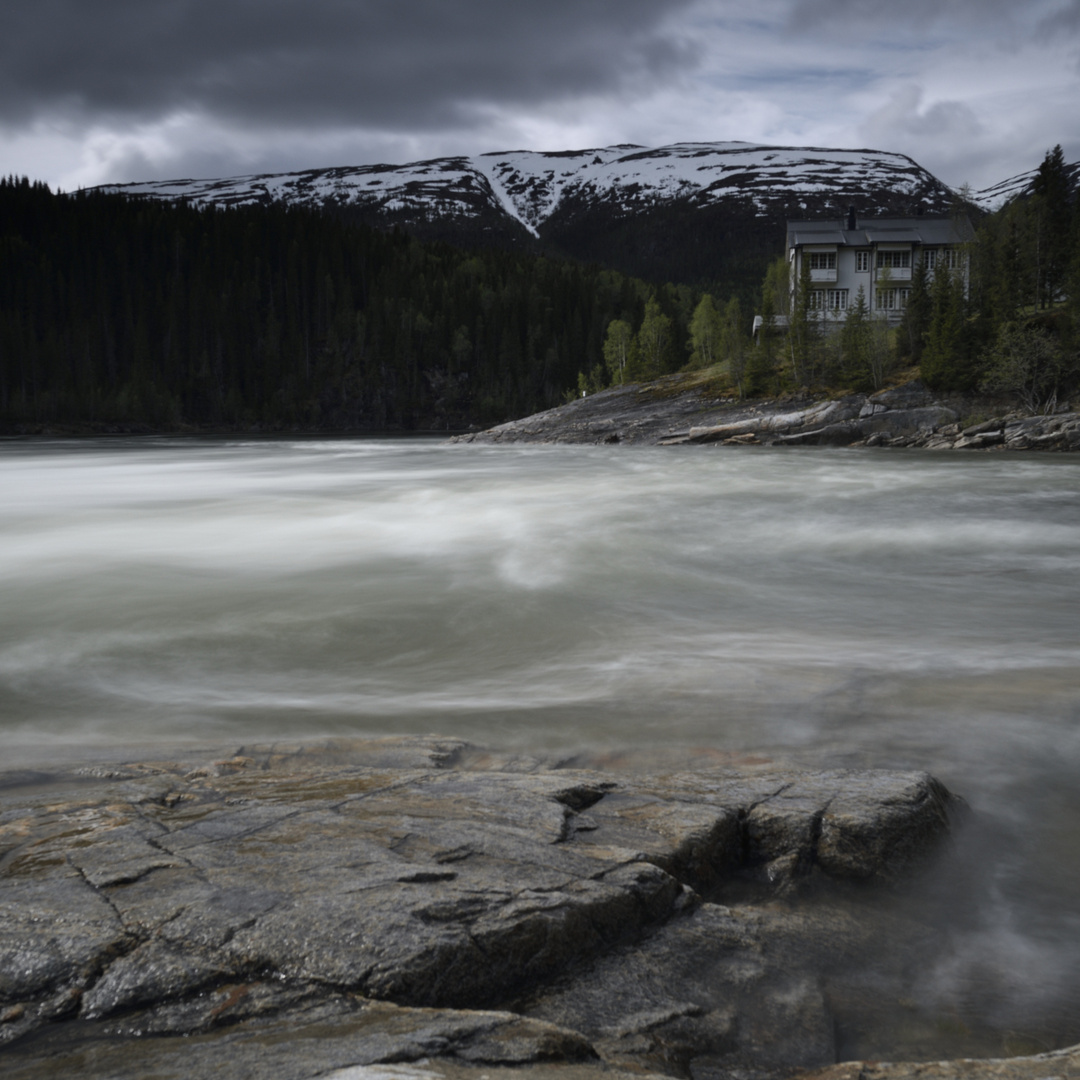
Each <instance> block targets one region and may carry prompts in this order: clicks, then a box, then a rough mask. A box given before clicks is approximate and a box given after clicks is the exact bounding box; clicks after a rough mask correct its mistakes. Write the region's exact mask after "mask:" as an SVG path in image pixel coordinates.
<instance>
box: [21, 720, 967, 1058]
mask: <svg viewBox="0 0 1080 1080" xmlns="http://www.w3.org/2000/svg"><path fill="white" fill-rule="evenodd" d="M5 779H6V783H3V781H4V780H5ZM0 792H2V795H3V797H2V799H0V809H2V814H0V1041H2V1042H3V1043H6V1044H8V1046H7V1049H6V1050H4V1051H0V1052H2V1053H3V1055H4V1059H5V1075H11V1076H24V1077H36V1076H46V1075H61V1074H65V1070H68V1071H69V1072H70V1074H72V1075H74V1074H75V1072H78V1074H79V1075H82V1076H88V1077H92V1076H102V1077H104V1076H109V1077H128V1076H130V1077H136V1076H141V1075H146V1074H147V1070H148V1069H150V1063H153V1067H152V1071H153V1074H154V1075H160V1076H165V1075H192V1074H193V1073H192V1070H194V1073H197V1074H202V1075H206V1074H208V1073H209V1072H210V1071H212V1070H211V1066H210V1063H214V1064H213V1068H214V1069H217V1070H218V1071H220V1073H221V1075H230V1076H266V1075H273V1076H275V1077H297V1078H306V1077H313V1076H335V1075H338V1072H337V1071H335V1070H346V1072H343V1073H341V1075H342V1076H345V1075H348V1076H353V1075H354V1073H353V1072H351V1071H349V1070H355V1069H364V1068H370V1067H373V1066H375V1065H380V1064H381V1065H387V1064H390V1063H397V1066H398V1067H400V1065H401V1063H407V1062H426V1063H428V1064H426V1065H424V1067H425V1068H429V1067H434V1066H430V1062H431V1060H435V1061H436V1064H437V1068H438V1069H439V1070H442V1072H443V1073H446V1071H447V1070H448V1069H449V1070H451V1071H452V1069H454V1068H467V1067H473V1066H478V1065H483V1066H484V1067H485V1068H487V1067H488V1066H491V1067H502V1066H515V1067H518V1066H521V1065H524V1064H529V1065H530V1066H534V1067H539V1066H540V1065H541V1064H542V1063H545V1062H547V1063H549V1066H550V1067H551V1068H556V1067H558V1068H559V1069H567V1068H576V1069H578V1070H587V1071H588V1070H596V1069H600V1068H601V1067H603V1068H607V1069H612V1068H626V1069H630V1070H633V1071H634V1072H636V1073H637V1074H639V1075H640V1073H641V1072H642V1071H643V1070H652V1071H656V1072H659V1073H663V1074H666V1075H676V1076H687V1075H693V1076H694V1077H698V1076H707V1075H716V1076H719V1075H727V1072H726V1071H725V1070H730V1069H733V1068H738V1069H740V1070H742V1074H744V1075H747V1076H750V1075H759V1076H770V1077H773V1076H781V1075H787V1074H788V1073H790V1071H791V1070H792V1069H794V1068H796V1067H814V1066H825V1065H828V1064H831V1063H833V1062H835V1061H836V1059H837V1053H838V1050H837V1046H838V1044H837V1037H838V1036H837V1032H838V1031H840V1032H842V1031H844V1030H846V1029H848V1028H850V1029H852V1030H855V1029H857V1028H858V1027H859V1024H860V1023H861V1020H860V1015H861V1014H860V1005H859V1003H858V1001H859V997H860V995H859V993H858V992H857V991H856V990H853V989H852V986H851V985H850V984H851V973H852V972H861V973H862V974H863V975H864V974H865V971H866V970H867V965H869V966H870V967H873V968H874V971H875V972H876V973H877V975H876V977H878V978H886V975H885V974H883V973H891V974H889V975H888V978H891V979H893V982H894V983H895V985H890V988H889V989H888V990H887V994H888V993H891V994H893V995H894V996H898V997H899V996H900V995H901V994H902V992H903V985H902V984H903V983H904V978H905V976H904V975H903V973H902V972H903V970H904V966H905V964H906V963H908V961H909V959H910V956H911V954H912V950H916V951H918V950H923V951H925V950H926V949H929V948H932V947H933V944H932V939H933V937H934V931H933V929H932V928H931V927H929V926H927V925H923V924H922V923H921V922H920V921H919V920H918V919H917V918H914V919H913V918H912V917H911V915H910V912H908V911H906V910H900V909H898V908H896V902H895V898H896V897H898V896H900V895H901V894H903V893H904V889H903V888H901V886H903V885H904V883H905V882H909V881H910V880H912V879H913V876H914V875H915V871H916V870H917V868H918V867H920V866H921V865H923V864H925V863H926V861H927V860H928V859H930V858H932V857H933V855H934V853H935V852H936V851H938V850H940V849H941V846H942V843H943V842H944V841H945V840H946V838H947V835H948V833H949V829H950V821H951V819H952V818H954V817H955V812H956V811H957V809H958V808H959V806H960V804H959V803H958V801H957V800H956V799H955V798H954V797H953V796H952V795H950V794H949V793H948V792H947V791H946V790H945V789H944V788H943V787H942V786H941V785H940V784H939V783H938V782H937V781H935V780H934V779H932V778H931V777H929V776H927V775H925V774H922V773H904V772H872V771H870V772H849V771H825V772H799V771H794V770H790V769H785V768H780V767H777V766H769V765H764V764H757V765H753V766H749V765H744V766H742V767H739V768H736V767H725V768H714V769H704V770H700V771H694V772H675V773H669V774H667V775H613V774H611V773H607V772H603V771H599V770H597V769H581V768H559V767H554V766H549V765H546V764H544V763H543V762H539V761H532V760H522V759H514V758H506V759H501V760H500V759H498V758H497V757H492V756H491V755H485V754H482V753H481V752H479V751H475V750H473V749H472V748H470V747H468V746H467V745H466V744H463V743H458V742H453V741H448V740H439V739H426V740H423V739H400V740H385V741H376V742H367V743H359V744H337V745H333V746H323V747H310V748H303V747H296V748H292V749H285V748H281V747H271V748H263V749H247V750H242V751H238V752H237V753H235V754H231V755H227V756H224V757H218V758H217V759H216V760H212V761H197V760H187V761H183V760H177V761H171V762H158V763H148V762H140V763H134V764H128V765H124V766H117V767H115V768H91V769H82V770H77V771H76V772H70V773H58V774H56V775H51V774H25V775H21V776H19V775H10V776H8V777H6V778H3V777H0ZM901 907H903V905H901ZM905 958H907V959H905ZM860 977H861V976H860ZM845 1002H847V1004H845ZM170 1035H173V1036H175V1035H185V1036H188V1038H187V1039H185V1040H183V1042H182V1043H178V1042H177V1041H176V1040H174V1039H169V1038H165V1036H170ZM271 1060H272V1062H273V1067H272V1069H271V1068H270V1066H269V1064H268V1063H269V1062H270V1061H271ZM75 1061H78V1062H79V1063H80V1064H79V1065H78V1067H77V1068H75V1067H74V1066H73V1065H72V1064H71V1063H72V1062H75ZM200 1061H202V1062H203V1065H201V1066H200V1065H198V1064H197V1063H198V1062H200ZM605 1063H606V1064H605ZM140 1070H142V1071H141V1072H140ZM170 1070H175V1071H170ZM355 1075H366V1074H362V1073H356V1074H355Z"/></svg>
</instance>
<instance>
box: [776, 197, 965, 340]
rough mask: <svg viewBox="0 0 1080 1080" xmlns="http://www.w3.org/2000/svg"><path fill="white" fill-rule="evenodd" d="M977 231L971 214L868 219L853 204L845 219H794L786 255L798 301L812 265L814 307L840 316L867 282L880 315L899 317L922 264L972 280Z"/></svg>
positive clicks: (869, 301) (871, 308)
mask: <svg viewBox="0 0 1080 1080" xmlns="http://www.w3.org/2000/svg"><path fill="white" fill-rule="evenodd" d="M974 238H975V232H974V230H973V229H972V227H971V223H970V222H969V221H968V219H967V218H966V217H963V216H959V217H948V218H929V217H926V218H924V217H912V218H867V219H865V220H862V221H860V220H858V219H857V218H856V216H855V211H854V209H851V210H849V211H848V216H847V220H846V221H843V220H841V221H836V220H833V221H789V222H788V225H787V259H788V266H789V267H790V270H791V298H792V300H794V296H795V289H796V287H797V285H798V283H799V280H800V275H801V274H802V268H803V260H806V261H808V262H809V264H810V282H811V288H812V292H811V296H810V307H811V310H813V311H816V312H818V313H820V316H821V317H822V318H826V317H831V318H833V319H841V318H843V316H844V313H845V312H846V311H847V309H848V308H849V307H850V306H851V305H852V304H854V303H855V299H856V296H857V294H858V291H859V289H860V287H861V288H862V290H863V293H864V295H865V297H866V305H867V308H868V309H869V311H870V312H871V313H873V314H877V315H880V316H884V317H885V318H887V319H888V320H889V321H890V322H898V321H899V320H900V318H901V316H902V315H903V313H904V308H905V307H907V302H908V297H909V296H910V295H911V278H912V274H913V273H914V270H915V267H917V266H919V265H920V264H921V265H922V266H924V267H926V269H927V271H928V272H929V274H930V275H931V276H932V274H933V272H934V270H935V269H937V268H938V267H942V266H944V267H948V268H949V269H950V270H956V269H959V270H960V271H961V272H962V273H963V274H964V276H965V281H966V277H967V248H966V245H968V244H970V243H971V241H972V240H973V239H974Z"/></svg>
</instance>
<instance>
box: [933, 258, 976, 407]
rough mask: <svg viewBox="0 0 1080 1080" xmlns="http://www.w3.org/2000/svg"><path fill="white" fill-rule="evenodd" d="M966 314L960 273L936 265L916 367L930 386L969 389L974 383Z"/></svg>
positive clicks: (943, 388)
mask: <svg viewBox="0 0 1080 1080" xmlns="http://www.w3.org/2000/svg"><path fill="white" fill-rule="evenodd" d="M966 316H967V300H966V297H965V295H964V278H963V275H962V273H960V272H958V271H950V270H947V269H945V267H943V266H941V267H938V268H937V269H936V270H935V272H934V281H933V285H932V286H931V289H930V323H929V326H928V327H927V330H926V334H925V339H924V344H923V353H922V361H921V364H920V367H919V370H920V372H921V373H922V377H923V381H924V382H925V383H926V385H927V386H929V387H930V388H931V389H932V390H970V389H971V388H972V387H973V386H974V384H975V381H976V377H977V373H976V371H975V370H974V368H973V366H972V364H971V362H970V360H971V357H970V350H969V345H970V341H969V335H968V333H967V320H966Z"/></svg>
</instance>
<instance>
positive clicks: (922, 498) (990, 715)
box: [0, 439, 1080, 1039]
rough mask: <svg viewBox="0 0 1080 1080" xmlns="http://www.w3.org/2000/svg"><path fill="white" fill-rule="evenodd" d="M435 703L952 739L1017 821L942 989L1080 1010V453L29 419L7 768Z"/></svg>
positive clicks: (3, 540)
mask: <svg viewBox="0 0 1080 1080" xmlns="http://www.w3.org/2000/svg"><path fill="white" fill-rule="evenodd" d="M429 732H437V733H441V734H446V735H453V736H460V737H464V738H467V739H470V740H472V741H474V742H477V743H481V744H484V745H492V746H496V747H514V748H520V749H521V750H523V751H526V752H527V751H533V752H536V751H544V752H555V751H559V752H562V751H566V752H570V751H574V750H576V749H579V748H591V749H601V750H603V749H621V748H626V747H630V748H639V749H641V750H642V751H647V750H648V748H650V747H658V748H659V747H662V748H664V749H665V751H670V750H671V748H672V747H676V748H678V747H684V748H686V750H687V752H688V753H689V752H690V750H691V749H692V748H694V747H714V748H719V749H729V750H753V751H765V752H768V753H771V754H778V755H784V756H786V757H788V758H789V759H790V758H794V759H796V760H805V761H807V762H814V763H820V762H837V763H841V764H853V765H860V766H905V767H919V768H926V769H929V770H930V771H932V772H933V773H935V774H936V775H937V776H939V777H940V778H941V779H943V780H944V781H945V782H946V783H947V784H948V785H949V786H950V787H951V788H952V789H953V790H955V791H957V792H959V793H961V794H962V795H964V796H965V797H966V798H967V800H968V801H969V802H970V803H971V804H972V805H973V806H974V807H975V808H976V810H977V811H978V812H979V814H980V815H982V818H983V820H984V821H986V822H989V823H990V828H989V829H988V830H986V835H990V836H992V837H993V838H994V840H993V843H992V845H991V849H992V850H988V853H987V855H986V858H987V860H989V863H990V864H991V870H990V872H989V873H988V874H987V876H986V879H985V886H986V887H985V891H984V895H983V897H982V899H981V901H980V911H979V912H978V915H977V917H973V918H972V919H971V920H969V925H968V931H967V934H966V937H965V939H964V941H963V942H962V943H961V944H960V945H959V946H958V948H957V950H956V951H955V952H954V953H953V954H952V955H951V956H950V957H949V958H948V960H947V962H944V961H943V963H942V965H941V970H940V971H939V972H938V973H937V976H936V977H937V978H938V980H939V982H940V984H941V986H942V987H943V988H944V989H943V992H945V990H946V989H948V988H949V987H952V988H955V987H956V986H957V985H961V984H964V983H965V981H967V982H978V981H980V980H982V981H983V982H985V981H986V979H987V978H989V977H990V976H988V975H987V972H988V971H992V973H993V974H992V977H993V980H995V986H996V987H997V988H998V989H996V990H995V994H996V995H997V996H996V997H995V999H994V1001H995V1002H996V1003H997V1004H995V1005H993V1007H994V1008H1000V1009H1003V1010H1007V1011H1008V1013H1009V1017H1010V1018H1012V1017H1016V1018H1017V1023H1021V1022H1023V1020H1024V1016H1025V1013H1026V1012H1030V1013H1031V1014H1032V1016H1035V1015H1036V1014H1040V1011H1041V1014H1042V1015H1045V1014H1046V1012H1047V1010H1051V1011H1054V1012H1055V1014H1061V1015H1067V1014H1069V1013H1070V1012H1072V1013H1073V1014H1074V1015H1075V1016H1076V1017H1078V1018H1080V975H1078V974H1077V972H1080V900H1078V899H1077V898H1078V897H1080V784H1078V783H1077V780H1076V778H1077V776H1078V775H1080V460H1078V459H1077V458H1074V457H1071V456H1053V455H1034V454H1031V455H1010V454H973V455H970V456H965V455H961V454H938V455H935V454H932V453H921V452H896V451H892V452H890V451H831V450H822V451H790V450H781V449H757V448H735V449H728V448H723V449H708V448H665V449H656V448H653V449H630V448H624V447H481V446H451V445H448V444H445V443H441V442H435V441H431V440H396V441H389V440H319V441H317V440H276V441H275V440H168V439H127V440H123V439H117V440H96V441H83V442H76V441H63V440H56V441H45V440H39V441H32V442H10V443H8V444H6V445H4V446H3V447H0V739H2V744H3V748H4V758H5V760H6V762H7V763H8V765H9V766H10V765H14V764H32V763H36V762H42V761H47V760H58V759H63V760H74V759H80V758H85V757H91V756H94V757H109V756H121V755H122V756H130V751H131V748H132V747H135V746H139V747H141V748H146V746H147V744H149V745H150V748H153V747H154V746H166V745H173V744H176V743H179V742H182V741H185V740H186V741H193V742H196V743H205V744H212V743H215V744H217V743H226V742H228V743H232V744H235V745H239V744H242V743H245V742H250V741H256V740H257V741H266V740H270V739H278V738H287V739H290V740H291V739H296V738H308V737H317V736H323V735H326V734H335V735H340V734H356V735H363V734H390V733H416V734H425V733H429ZM988 965H989V966H988ZM1077 1027H1078V1028H1080V1020H1078V1023H1077ZM1076 1037H1077V1038H1078V1039H1080V1030H1078V1031H1077V1036H1076Z"/></svg>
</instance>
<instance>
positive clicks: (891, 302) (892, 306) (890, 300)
mask: <svg viewBox="0 0 1080 1080" xmlns="http://www.w3.org/2000/svg"><path fill="white" fill-rule="evenodd" d="M910 296H911V290H910V289H878V291H877V309H878V311H903V310H904V308H906V307H907V304H908V297H910Z"/></svg>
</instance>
